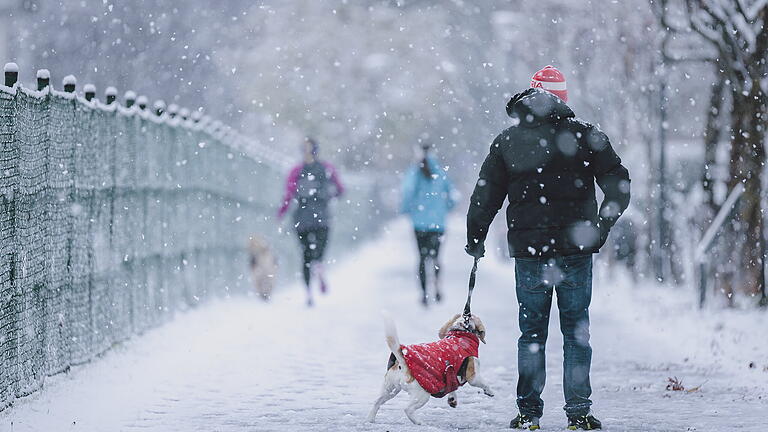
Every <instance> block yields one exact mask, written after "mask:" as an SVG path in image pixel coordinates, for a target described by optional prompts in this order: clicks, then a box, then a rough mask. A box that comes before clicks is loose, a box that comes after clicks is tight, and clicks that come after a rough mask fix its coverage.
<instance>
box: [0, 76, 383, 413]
mask: <svg viewBox="0 0 768 432" xmlns="http://www.w3.org/2000/svg"><path fill="white" fill-rule="evenodd" d="M5 72H6V74H5V78H6V86H0V409H3V408H5V407H7V406H8V405H9V404H11V403H12V402H13V400H14V399H16V398H18V397H22V396H25V395H28V394H30V393H32V392H34V391H36V390H38V389H40V388H41V387H42V385H43V382H44V380H45V377H47V376H51V375H54V374H57V373H60V372H63V371H66V370H68V369H69V368H70V366H72V365H77V364H80V363H84V362H88V361H90V360H91V359H93V358H94V357H95V356H97V355H99V354H101V353H103V352H105V351H106V350H108V349H109V348H110V347H111V346H113V345H114V344H115V343H117V342H120V341H122V340H125V339H126V338H128V337H129V336H131V335H132V334H137V333H141V332H143V331H144V330H146V329H148V328H151V327H153V326H156V325H158V324H160V323H162V322H164V321H166V320H168V319H169V318H170V317H172V315H173V312H174V311H175V310H177V309H180V308H187V307H190V306H194V305H196V304H197V303H199V302H202V301H205V300H206V299H207V298H210V297H214V296H222V295H229V294H230V293H235V292H246V291H247V290H248V289H250V282H249V278H248V275H247V269H248V267H247V262H248V260H247V251H246V245H247V242H248V238H249V236H250V235H252V234H253V233H258V234H259V235H262V236H264V237H265V238H267V239H268V240H269V239H271V240H272V241H271V242H270V243H271V244H272V245H273V246H274V248H275V249H276V250H277V254H278V255H282V256H283V257H286V256H288V257H290V256H291V255H289V254H290V252H289V250H292V249H293V247H294V246H295V245H294V244H293V243H292V241H293V239H291V242H289V241H287V239H285V237H282V238H280V239H278V236H279V234H278V233H277V229H276V226H275V223H274V221H273V220H272V218H271V216H272V215H273V212H274V209H273V208H274V205H275V204H276V203H278V200H279V192H280V189H281V188H280V187H279V186H280V185H279V183H280V182H281V181H282V177H283V176H284V174H285V169H284V167H285V165H286V161H285V160H283V159H282V158H281V157H280V156H279V154H277V153H275V152H272V151H271V150H270V149H268V148H263V147H258V146H256V145H255V144H253V143H246V140H245V139H244V138H243V137H241V136H238V135H237V134H235V133H233V132H232V131H231V130H228V129H227V128H226V127H224V126H223V125H221V123H219V122H210V121H208V122H206V121H204V120H201V119H200V118H199V116H195V118H194V119H193V118H192V116H189V113H188V111H187V112H186V113H174V112H172V111H171V110H168V112H165V113H164V112H163V107H162V106H159V107H158V110H157V111H156V112H149V111H148V110H147V109H146V104H147V102H146V99H144V100H141V98H135V94H133V92H129V93H128V94H127V96H128V101H127V102H126V105H127V106H128V107H123V106H121V105H119V104H117V103H116V100H115V99H116V98H115V94H116V93H115V92H114V91H113V90H112V89H110V91H109V92H108V94H107V101H108V102H110V103H109V104H101V103H99V102H98V100H96V99H95V89H94V88H91V87H89V88H87V89H85V90H86V92H85V93H86V94H85V97H84V98H82V97H79V96H77V95H76V94H75V93H74V91H75V85H76V84H75V80H74V77H71V76H70V77H66V78H65V79H64V88H65V91H64V92H58V91H55V90H53V89H51V86H50V85H49V78H50V76H49V74H48V73H47V71H45V72H41V73H38V77H37V78H38V90H37V91H35V90H30V89H26V88H23V87H22V86H20V85H18V84H16V80H17V77H18V70H17V69H14V68H13V67H9V68H6V71H5ZM142 105H143V106H142ZM142 108H144V109H142ZM182 114H183V115H182ZM246 144H247V145H246ZM369 189H372V188H370V187H369V186H366V185H364V184H362V183H358V184H356V185H354V186H353V187H352V188H351V191H350V195H349V196H348V198H347V200H345V201H344V202H343V203H342V204H341V205H340V206H338V208H337V212H339V213H341V214H340V215H339V217H340V218H342V217H343V219H344V222H345V223H344V224H343V226H342V227H340V229H339V232H338V233H337V235H336V238H337V239H339V241H345V239H347V241H353V240H356V239H358V238H359V235H360V234H361V233H365V232H368V231H370V230H369V227H370V226H371V225H370V224H371V223H375V221H374V220H373V219H372V215H373V213H372V212H371V210H372V207H371V206H370V205H368V203H369V202H370V200H369V199H367V198H368V197H367V194H368V190H369ZM284 261H286V262H284V264H285V265H292V264H293V260H292V259H285V260H284ZM296 267H298V264H297V265H296Z"/></svg>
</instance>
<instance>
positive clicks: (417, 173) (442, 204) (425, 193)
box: [400, 145, 455, 306]
mask: <svg viewBox="0 0 768 432" xmlns="http://www.w3.org/2000/svg"><path fill="white" fill-rule="evenodd" d="M422 150H423V157H422V159H421V160H420V161H419V162H418V163H416V164H415V165H414V166H413V167H411V169H409V170H408V172H407V173H406V175H405V178H404V179H403V188H402V205H401V207H400V211H401V212H402V213H404V214H407V215H408V216H410V218H411V221H412V222H413V229H414V232H415V234H416V244H417V246H418V249H419V282H420V283H421V292H422V296H421V302H422V303H423V304H424V305H425V306H426V305H427V304H428V300H429V296H428V295H427V261H430V265H431V266H432V267H433V269H434V279H433V282H434V288H435V294H434V299H435V301H437V302H439V301H440V300H441V299H442V293H441V291H440V283H439V275H440V263H439V260H438V256H439V253H440V243H441V242H442V237H443V233H444V232H445V219H446V216H447V214H448V212H449V211H450V210H451V209H452V208H453V206H454V205H455V202H454V200H453V197H452V194H453V185H452V184H451V181H450V180H448V176H447V175H446V173H445V170H443V169H442V168H441V167H440V165H439V164H438V163H437V161H436V160H435V159H434V158H433V157H432V156H430V155H429V146H428V145H425V146H422Z"/></svg>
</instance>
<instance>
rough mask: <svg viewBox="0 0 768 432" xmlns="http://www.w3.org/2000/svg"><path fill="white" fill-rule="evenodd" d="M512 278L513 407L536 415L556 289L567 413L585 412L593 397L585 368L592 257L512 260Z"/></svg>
mask: <svg viewBox="0 0 768 432" xmlns="http://www.w3.org/2000/svg"><path fill="white" fill-rule="evenodd" d="M515 280H516V284H517V302H518V305H519V307H520V314H519V321H520V331H521V332H522V335H521V336H520V340H519V341H518V343H517V367H518V373H519V379H518V382H517V406H518V408H519V409H520V413H521V414H525V415H528V416H533V417H541V415H542V413H543V411H544V401H543V400H542V399H541V392H542V390H544V383H545V381H546V361H545V356H544V346H545V344H546V343H547V331H548V328H549V312H550V310H551V309H552V291H553V290H556V291H557V308H558V310H559V311H560V331H561V332H562V333H563V358H564V360H563V369H564V373H563V390H564V393H565V412H566V414H567V415H568V417H574V416H580V415H586V414H587V413H588V412H589V407H590V406H591V405H592V401H590V400H589V397H590V396H591V395H592V387H591V386H590V383H589V368H590V365H591V363H592V348H591V347H590V346H589V303H590V301H591V299H592V255H571V256H565V257H555V258H516V259H515Z"/></svg>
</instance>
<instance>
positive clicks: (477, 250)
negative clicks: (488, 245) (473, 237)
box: [464, 242, 485, 259]
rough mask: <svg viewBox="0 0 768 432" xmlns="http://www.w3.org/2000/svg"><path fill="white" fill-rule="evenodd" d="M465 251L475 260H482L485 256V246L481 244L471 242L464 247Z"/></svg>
mask: <svg viewBox="0 0 768 432" xmlns="http://www.w3.org/2000/svg"><path fill="white" fill-rule="evenodd" d="M464 251H465V252H466V253H467V254H469V255H470V256H473V257H475V258H478V259H480V258H482V257H484V256H485V245H484V244H483V243H480V242H469V243H467V245H466V246H464Z"/></svg>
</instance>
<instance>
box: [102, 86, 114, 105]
mask: <svg viewBox="0 0 768 432" xmlns="http://www.w3.org/2000/svg"><path fill="white" fill-rule="evenodd" d="M104 98H105V99H106V101H107V105H112V104H113V103H115V101H116V100H117V89H116V88H114V87H112V86H109V87H107V89H106V90H104Z"/></svg>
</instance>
